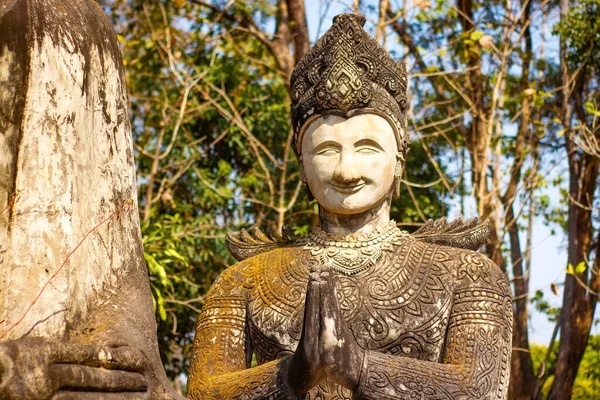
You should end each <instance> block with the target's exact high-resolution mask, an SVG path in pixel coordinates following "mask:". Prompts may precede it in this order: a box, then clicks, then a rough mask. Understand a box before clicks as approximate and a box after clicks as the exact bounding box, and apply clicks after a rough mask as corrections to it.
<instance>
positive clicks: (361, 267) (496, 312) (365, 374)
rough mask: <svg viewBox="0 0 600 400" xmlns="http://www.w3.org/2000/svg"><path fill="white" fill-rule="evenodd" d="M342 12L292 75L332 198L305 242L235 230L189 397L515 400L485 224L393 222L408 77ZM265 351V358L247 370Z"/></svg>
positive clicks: (313, 154) (315, 179) (314, 187)
mask: <svg viewBox="0 0 600 400" xmlns="http://www.w3.org/2000/svg"><path fill="white" fill-rule="evenodd" d="M363 24H364V19H363V18H362V17H360V16H356V15H351V14H342V15H339V16H337V17H336V18H335V19H334V23H333V26H332V27H331V29H329V30H328V31H327V33H325V35H324V36H323V37H322V38H321V39H320V40H319V41H318V42H317V43H316V44H315V46H314V47H313V48H312V49H311V51H310V52H309V53H308V54H307V55H306V56H305V57H304V59H302V60H301V61H300V63H299V64H298V66H297V67H296V69H295V71H294V73H293V75H292V80H291V89H292V120H293V126H294V133H295V136H294V138H295V151H296V154H297V156H298V159H299V160H300V165H301V167H302V171H301V175H302V179H303V181H304V182H305V183H306V184H307V185H308V188H309V190H310V193H311V196H314V198H315V199H316V200H317V202H318V203H319V206H320V226H318V227H314V229H313V232H312V233H311V234H310V235H309V236H308V237H304V238H300V239H292V238H290V237H288V236H287V235H285V236H286V237H278V236H277V237H276V236H271V237H269V236H266V235H264V234H262V233H261V232H259V231H254V232H253V233H248V232H242V233H240V234H238V235H233V234H232V235H229V238H228V242H229V243H228V244H229V246H230V249H231V251H232V254H233V255H234V256H235V257H236V258H238V259H239V260H242V261H241V262H240V263H238V264H236V265H234V266H232V267H230V268H228V269H227V270H226V271H224V272H223V273H222V274H221V276H220V277H219V278H218V279H217V281H215V283H214V285H213V287H212V289H211V290H210V292H209V294H208V295H207V297H206V300H205V303H204V308H203V310H202V313H201V314H200V316H199V319H198V323H197V331H196V337H195V340H194V354H193V359H192V365H191V370H190V376H189V386H188V387H189V390H188V393H189V395H190V397H191V398H192V399H198V400H200V399H202V400H209V399H218V400H223V399H293V398H303V399H351V398H363V399H373V400H382V399H431V400H433V399H435V400H442V399H505V398H506V392H507V388H508V379H509V365H510V356H511V329H512V314H513V313H512V302H511V296H510V291H509V284H508V281H507V278H506V276H505V275H504V274H503V273H502V271H501V270H500V269H499V268H498V267H497V266H496V265H494V264H493V263H492V262H491V261H490V260H489V259H488V258H486V257H485V256H484V255H482V254H480V253H477V252H475V251H473V250H476V249H477V248H479V247H480V246H481V245H482V244H483V243H484V242H485V240H486V237H487V233H489V227H488V225H486V224H483V225H479V226H476V221H475V220H472V221H469V222H467V223H463V222H462V221H455V222H453V223H446V221H445V220H440V221H438V222H429V223H428V224H426V225H425V226H424V227H423V228H422V229H421V230H419V231H417V232H416V233H415V234H412V235H409V234H408V233H406V232H404V231H402V230H400V229H398V228H397V226H396V224H395V223H394V222H393V221H390V220H389V211H390V199H391V197H392V196H393V195H394V194H396V195H397V194H398V191H399V189H398V188H399V181H400V177H401V175H402V172H403V168H404V160H405V158H404V157H405V154H406V150H407V147H408V135H407V132H406V115H405V110H406V108H407V97H406V90H407V73H406V69H405V67H404V66H403V65H402V64H396V63H395V62H394V61H393V60H392V59H391V58H390V57H389V55H388V54H387V53H386V52H385V51H384V50H383V49H382V48H380V47H379V46H378V45H377V43H376V42H375V41H374V40H373V39H372V38H371V37H370V36H369V35H368V34H367V33H366V32H365V31H364V30H363V29H362V25H363ZM253 355H254V356H255V357H256V360H257V363H258V366H257V367H254V368H250V365H251V360H252V358H253Z"/></svg>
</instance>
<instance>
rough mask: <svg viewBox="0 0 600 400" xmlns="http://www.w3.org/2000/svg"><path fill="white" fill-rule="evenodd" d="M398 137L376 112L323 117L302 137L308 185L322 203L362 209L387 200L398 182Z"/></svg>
mask: <svg viewBox="0 0 600 400" xmlns="http://www.w3.org/2000/svg"><path fill="white" fill-rule="evenodd" d="M397 152H398V150H397V145H396V137H395V135H394V131H393V129H392V127H391V125H390V124H389V123H388V122H387V120H385V119H384V118H382V117H380V116H378V115H375V114H361V115H356V116H354V117H351V118H348V119H346V118H342V117H338V116H333V115H329V116H325V117H320V118H318V119H316V120H314V121H312V122H311V123H310V125H309V126H308V127H307V129H306V132H305V134H304V137H303V139H302V161H303V165H304V172H305V175H306V180H307V183H308V187H309V188H310V191H311V192H312V194H313V196H314V197H315V199H316V200H317V201H318V202H319V204H320V205H321V207H324V208H325V209H326V210H327V211H329V212H332V213H336V214H358V213H362V212H365V211H368V210H370V209H371V208H374V207H376V206H378V205H379V204H381V202H382V201H385V199H386V198H387V196H388V195H389V193H390V190H391V188H392V185H393V184H394V168H395V165H396V153H397Z"/></svg>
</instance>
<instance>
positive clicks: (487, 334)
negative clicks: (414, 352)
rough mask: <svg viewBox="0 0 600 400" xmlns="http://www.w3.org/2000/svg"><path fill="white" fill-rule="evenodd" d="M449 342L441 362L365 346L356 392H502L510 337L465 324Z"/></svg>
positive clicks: (446, 395)
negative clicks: (383, 351)
mask: <svg viewBox="0 0 600 400" xmlns="http://www.w3.org/2000/svg"><path fill="white" fill-rule="evenodd" d="M448 344H449V347H450V348H449V349H448V352H449V353H451V354H446V357H445V362H446V363H445V364H440V363H434V362H428V361H422V360H417V359H413V358H407V357H401V356H395V355H390V354H382V353H378V352H368V353H367V354H366V357H365V362H364V364H363V370H362V373H361V380H360V384H359V388H358V391H357V392H358V393H357V394H358V395H359V396H358V397H359V398H362V399H372V400H385V399H399V398H412V397H411V396H415V395H416V396H417V397H418V398H422V399H432V400H433V399H435V400H438V399H454V398H461V396H464V397H467V398H485V396H486V395H490V394H494V395H499V397H498V398H505V396H506V395H505V393H506V390H507V385H508V374H509V359H510V358H509V355H510V351H511V343H510V339H509V338H508V340H507V338H506V337H504V336H503V335H502V334H501V332H500V329H499V328H498V327H495V326H485V325H477V324H472V325H465V326H463V327H461V329H460V332H456V331H455V332H454V335H453V336H452V337H450V338H449V343H448ZM419 396H423V397H419ZM502 396H504V397H502ZM494 398H496V397H494Z"/></svg>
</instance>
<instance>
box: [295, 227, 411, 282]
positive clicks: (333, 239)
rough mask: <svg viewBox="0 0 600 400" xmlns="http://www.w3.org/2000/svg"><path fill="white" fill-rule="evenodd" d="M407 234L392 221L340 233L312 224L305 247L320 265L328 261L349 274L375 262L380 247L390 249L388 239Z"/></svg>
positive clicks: (340, 270)
mask: <svg viewBox="0 0 600 400" xmlns="http://www.w3.org/2000/svg"><path fill="white" fill-rule="evenodd" d="M407 235H408V233H407V232H405V231H402V230H400V229H399V228H398V227H397V226H396V222H394V221H390V222H389V223H388V224H386V225H385V226H381V227H379V228H377V229H376V230H375V231H373V232H371V233H369V234H368V235H364V236H361V235H348V236H339V235H334V234H331V233H327V232H324V231H323V230H321V228H320V227H315V228H313V231H312V233H311V234H310V236H309V237H308V243H307V244H306V246H305V247H304V248H305V249H306V250H308V251H310V253H311V255H313V256H315V257H317V258H318V259H319V261H320V262H321V263H322V264H323V265H327V264H330V265H331V266H332V267H333V269H335V270H336V271H338V272H340V273H342V274H344V275H347V276H350V275H355V274H357V273H359V272H361V271H364V270H366V269H368V268H370V267H372V266H373V265H375V264H376V263H377V261H379V260H380V259H381V257H382V256H383V251H385V250H392V245H391V243H390V242H391V241H392V240H393V239H395V238H396V237H398V236H407Z"/></svg>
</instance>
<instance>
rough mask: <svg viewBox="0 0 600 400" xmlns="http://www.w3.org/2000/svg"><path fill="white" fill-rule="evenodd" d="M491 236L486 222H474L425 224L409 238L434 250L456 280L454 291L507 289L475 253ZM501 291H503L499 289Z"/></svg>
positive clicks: (490, 263) (482, 256)
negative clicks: (479, 288) (467, 288)
mask: <svg viewBox="0 0 600 400" xmlns="http://www.w3.org/2000/svg"><path fill="white" fill-rule="evenodd" d="M490 232H491V226H490V222H489V220H486V221H484V222H483V223H481V224H479V223H478V220H477V218H472V219H470V220H468V221H466V222H463V221H462V220H460V219H457V220H454V221H452V222H447V221H446V219H445V218H441V219H439V220H436V221H432V220H429V221H427V223H426V224H425V225H424V226H423V227H422V228H421V229H419V230H417V231H416V232H414V233H413V234H411V235H410V236H411V237H412V238H414V239H416V240H420V241H422V242H427V243H429V244H432V245H434V246H436V248H437V251H436V254H438V257H439V258H440V259H441V260H443V263H444V265H446V266H447V268H448V269H449V270H450V271H449V272H451V274H452V276H453V277H454V278H455V279H456V283H457V286H458V287H496V288H499V287H502V288H507V287H508V279H507V277H506V274H505V273H504V272H503V271H502V270H501V269H500V267H499V266H498V265H496V263H494V262H493V261H492V260H490V259H489V258H488V257H487V256H486V255H485V254H483V253H480V252H478V251H477V250H479V249H481V247H483V245H484V244H485V243H486V242H487V240H488V237H489V235H490ZM503 291H505V290H504V289H503Z"/></svg>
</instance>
